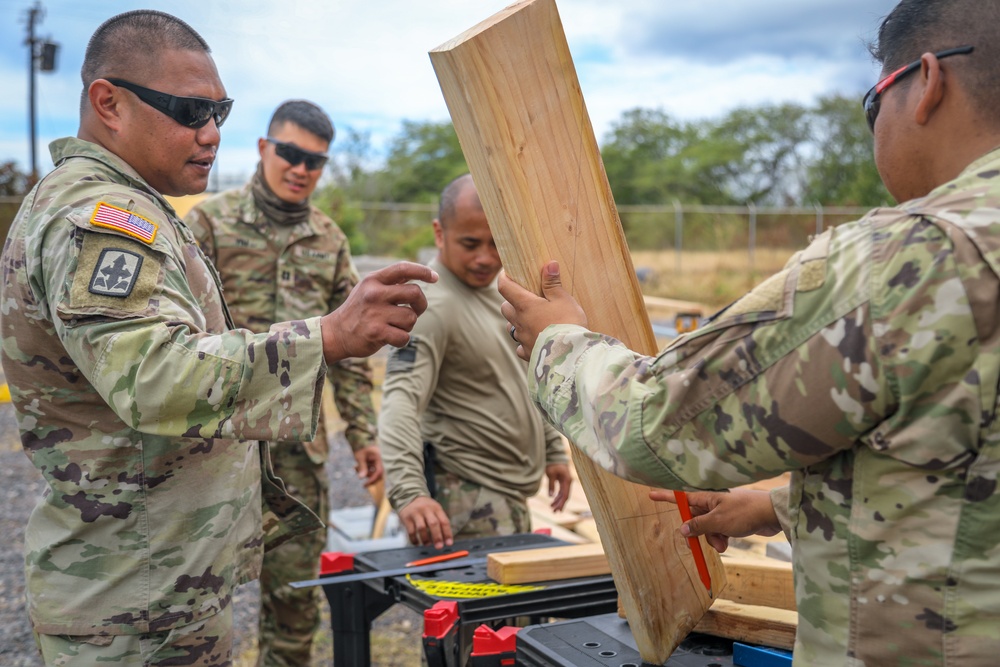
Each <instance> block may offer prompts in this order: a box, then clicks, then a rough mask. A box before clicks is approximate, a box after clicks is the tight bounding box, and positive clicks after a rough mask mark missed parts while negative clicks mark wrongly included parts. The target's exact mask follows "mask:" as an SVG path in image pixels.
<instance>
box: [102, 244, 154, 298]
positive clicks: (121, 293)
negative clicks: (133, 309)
mask: <svg viewBox="0 0 1000 667" xmlns="http://www.w3.org/2000/svg"><path fill="white" fill-rule="evenodd" d="M141 268H142V256H141V255H138V254H136V253H134V252H131V251H129V250H123V249H121V248H104V250H102V251H101V256H100V258H99V259H98V260H97V266H95V267H94V273H93V275H91V277H90V292H91V293H92V294H101V295H103V296H114V297H120V298H125V297H127V296H129V295H130V294H132V288H133V287H135V283H136V279H137V278H138V277H139V269H141Z"/></svg>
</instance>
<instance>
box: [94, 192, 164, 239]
mask: <svg viewBox="0 0 1000 667" xmlns="http://www.w3.org/2000/svg"><path fill="white" fill-rule="evenodd" d="M90 222H91V223H92V224H93V225H95V226H97V227H107V228H108V229H114V230H117V231H119V232H122V233H123V234H128V235H129V236H131V237H132V238H136V239H139V240H140V241H143V242H144V243H152V242H153V239H155V238H156V230H157V229H158V227H157V226H156V223H154V222H150V221H149V220H147V219H146V218H144V217H142V216H141V215H136V214H135V213H133V212H132V211H126V210H125V209H123V208H118V207H117V206H111V205H110V204H105V203H104V202H98V204H97V208H95V209H94V215H92V216H90Z"/></svg>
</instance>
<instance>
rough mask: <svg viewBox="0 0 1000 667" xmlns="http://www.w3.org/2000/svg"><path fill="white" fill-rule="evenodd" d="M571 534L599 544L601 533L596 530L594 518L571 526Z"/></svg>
mask: <svg viewBox="0 0 1000 667" xmlns="http://www.w3.org/2000/svg"><path fill="white" fill-rule="evenodd" d="M573 532H574V533H576V534H577V535H580V536H582V537H585V538H587V539H588V540H590V541H591V542H596V543H597V544H601V533H600V531H599V530H597V521H595V520H594V517H590V518H588V519H583V520H582V521H580V523H578V524H576V525H575V526H573Z"/></svg>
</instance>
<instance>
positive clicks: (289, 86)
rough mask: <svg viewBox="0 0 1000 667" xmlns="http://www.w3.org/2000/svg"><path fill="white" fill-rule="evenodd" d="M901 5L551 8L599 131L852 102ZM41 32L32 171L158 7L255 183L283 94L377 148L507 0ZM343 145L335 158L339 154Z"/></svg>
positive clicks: (582, 2)
mask: <svg viewBox="0 0 1000 667" xmlns="http://www.w3.org/2000/svg"><path fill="white" fill-rule="evenodd" d="M894 1H895V0H810V2H808V3H802V2H801V1H800V0H713V2H702V3H663V2H661V1H659V0H621V1H620V2H615V3H609V2H606V0H560V1H559V3H558V7H559V12H560V15H561V18H562V22H563V26H564V29H565V31H566V34H567V38H568V41H569V44H570V48H571V50H572V51H573V54H574V60H575V62H576V68H577V73H578V75H579V77H580V80H581V86H582V88H583V92H584V95H585V97H586V100H587V106H588V109H589V111H590V114H591V119H592V121H593V125H594V129H595V132H596V134H597V136H598V138H599V139H600V138H602V137H603V136H604V134H605V133H606V132H607V130H608V129H609V127H610V126H611V124H612V123H613V122H615V121H616V120H618V119H619V118H620V116H621V113H622V112H623V111H625V110H627V109H630V108H634V107H661V108H663V109H664V110H665V111H667V112H668V113H670V114H672V115H675V116H677V117H681V118H685V119H696V118H703V117H714V116H718V115H721V114H723V113H725V112H726V111H728V110H730V109H732V108H734V107H736V106H741V105H756V104H763V103H769V102H773V103H781V102H785V101H796V102H800V103H803V104H808V103H810V102H811V101H812V100H814V99H815V98H816V97H817V96H820V95H823V94H828V93H831V92H842V93H848V94H859V95H860V93H861V92H862V91H863V90H864V89H866V88H867V87H868V86H869V85H871V83H872V80H873V79H874V78H875V76H876V68H875V67H874V66H873V65H872V64H871V63H870V60H869V58H868V56H867V53H866V51H865V49H864V46H863V39H865V38H868V37H870V35H871V34H872V32H873V30H874V28H875V26H876V25H877V20H878V18H879V17H880V16H881V15H884V14H885V13H886V12H887V11H888V9H890V8H891V6H892V5H893V4H894ZM43 3H44V5H45V7H46V9H47V13H46V15H45V17H44V20H43V22H42V24H41V26H40V29H39V33H38V34H40V35H42V36H48V35H51V37H52V38H53V39H54V40H55V41H57V42H59V43H60V44H61V51H60V54H59V63H58V66H59V69H58V71H57V72H55V73H53V74H39V75H38V91H39V95H38V98H39V105H38V113H39V132H40V140H39V146H40V148H41V150H40V151H39V152H40V155H42V156H43V160H42V164H41V167H42V169H43V170H47V169H48V168H50V166H51V165H50V164H49V163H48V160H47V151H46V150H44V142H45V141H47V140H48V139H50V138H53V137H56V136H61V135H64V134H73V133H75V129H76V123H77V114H78V112H77V104H78V96H79V85H80V84H79V74H78V72H79V68H80V63H81V61H82V57H83V51H84V48H85V47H86V42H87V39H88V38H89V36H90V35H91V34H92V33H93V31H94V29H95V28H96V27H97V26H98V25H99V24H100V23H101V22H102V21H103V20H104V19H106V18H108V17H110V16H111V15H113V14H115V13H118V12H120V11H125V10H128V9H133V8H138V7H146V6H153V7H157V6H159V7H161V8H163V9H164V11H168V12H170V13H173V14H175V15H177V16H179V17H180V18H182V19H184V20H186V21H188V22H189V23H191V25H192V26H193V27H194V28H195V29H197V30H198V31H199V32H201V33H202V35H204V37H205V38H206V40H207V41H208V42H209V43H210V44H211V45H212V49H213V52H214V55H215V60H216V63H217V65H218V68H219V72H220V74H221V76H222V79H223V82H224V83H225V85H226V87H227V90H228V92H229V94H230V95H231V96H232V97H234V98H235V99H236V106H235V107H234V112H233V115H232V116H231V117H230V120H229V121H228V123H227V125H226V127H225V128H223V136H224V140H223V145H222V149H221V151H220V155H219V168H220V170H222V171H223V172H224V173H233V172H235V173H240V174H248V173H249V172H250V171H251V170H252V169H253V167H254V164H255V162H256V148H255V139H256V138H257V136H259V135H260V133H262V132H263V131H264V128H265V126H266V123H267V119H268V118H269V117H270V114H271V112H272V111H273V109H274V107H275V106H276V105H277V104H278V103H280V102H281V101H283V100H285V99H288V98H292V97H305V98H307V99H311V100H313V101H315V102H317V103H318V104H320V105H321V106H322V107H323V108H325V109H326V110H327V111H328V113H329V114H330V115H331V117H332V118H333V120H334V123H335V124H336V125H337V126H338V128H339V129H340V130H341V136H343V130H344V129H345V127H347V126H350V127H352V128H354V129H359V130H366V131H368V132H370V133H371V136H372V142H373V144H374V145H375V146H376V147H380V146H384V145H385V144H386V142H387V141H388V140H389V139H390V138H391V137H392V136H394V135H395V134H396V133H397V132H398V131H399V129H400V126H401V123H402V121H403V120H404V119H405V120H434V121H441V120H446V119H447V118H448V113H447V109H446V107H445V104H444V100H443V98H442V96H441V92H440V88H439V87H438V83H437V80H436V78H435V76H434V72H433V69H432V67H431V64H430V60H429V58H428V55H427V52H428V51H429V50H430V49H432V48H434V47H436V46H438V45H439V44H441V43H443V42H445V41H446V40H448V39H450V38H452V37H455V36H457V35H458V34H460V33H461V32H463V31H465V30H466V29H468V28H470V27H472V26H473V25H475V24H476V23H478V22H480V21H482V20H484V19H486V18H488V17H489V16H491V15H492V14H493V13H495V12H497V11H499V10H500V9H502V8H504V7H505V6H506V5H507V4H508V0H478V1H476V2H469V1H468V0H435V1H434V2H433V3H416V2H412V1H410V0H377V1H375V2H372V1H371V0H335V1H333V2H322V1H320V0H283V1H282V2H280V3H275V2H271V1H270V0H244V1H237V0H213V1H212V2H205V1H203V0H202V1H197V2H196V1H195V0H175V1H173V2H170V3H167V2H164V1H163V0H159V1H158V2H157V1H155V0H154V1H153V2H143V1H141V0H117V1H109V0H105V1H103V2H102V1H94V2H89V3H81V2H76V1H75V0H43ZM27 6H28V0H24V2H23V3H21V2H17V3H14V2H12V0H0V86H2V88H0V89H2V90H4V91H5V94H4V95H3V96H0V160H5V159H15V160H17V161H18V162H19V163H21V164H22V165H23V164H26V163H27V140H26V134H27V120H26V106H27V104H26V99H27V87H26V78H27V76H26V73H27V63H26V57H27V55H26V50H25V47H24V46H23V40H24V22H23V17H24V15H25V11H26V9H27ZM336 146H337V145H336V143H335V144H334V150H336Z"/></svg>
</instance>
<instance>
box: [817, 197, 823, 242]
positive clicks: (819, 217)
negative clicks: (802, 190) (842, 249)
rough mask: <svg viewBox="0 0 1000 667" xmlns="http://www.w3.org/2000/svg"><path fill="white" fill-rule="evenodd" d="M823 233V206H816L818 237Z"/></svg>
mask: <svg viewBox="0 0 1000 667" xmlns="http://www.w3.org/2000/svg"><path fill="white" fill-rule="evenodd" d="M822 233H823V205H822V204H816V236H819V235H820V234H822Z"/></svg>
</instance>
